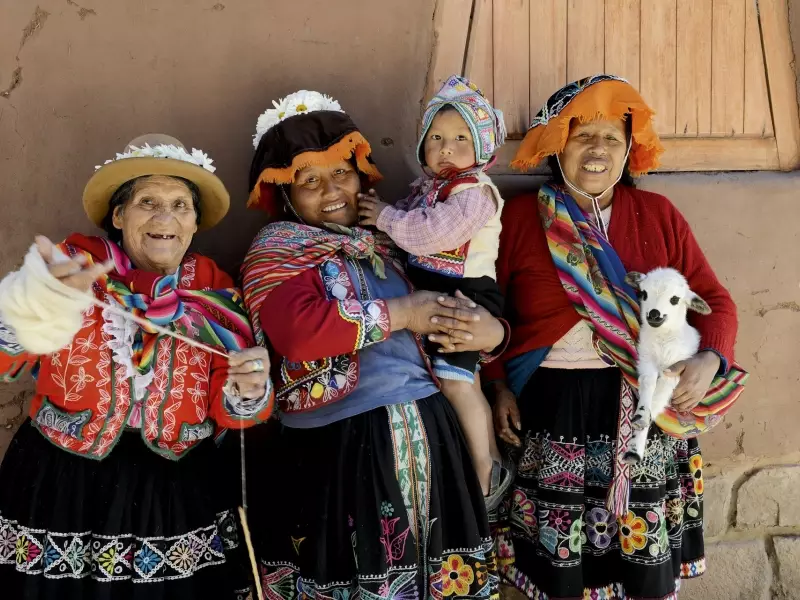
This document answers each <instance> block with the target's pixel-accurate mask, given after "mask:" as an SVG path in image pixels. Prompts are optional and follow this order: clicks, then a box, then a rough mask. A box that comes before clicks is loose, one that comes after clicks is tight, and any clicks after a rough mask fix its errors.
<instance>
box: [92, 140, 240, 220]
mask: <svg viewBox="0 0 800 600" xmlns="http://www.w3.org/2000/svg"><path fill="white" fill-rule="evenodd" d="M212 162H213V161H212V160H211V159H210V158H209V157H208V155H207V154H205V153H204V152H203V151H201V150H196V149H194V148H192V151H191V153H190V152H188V151H187V150H186V147H185V146H184V145H183V144H182V143H181V142H180V141H179V140H177V139H175V138H174V137H171V136H168V135H164V134H160V133H151V134H147V135H142V136H139V137H137V138H136V139H134V140H131V141H130V142H129V143H128V145H127V146H125V149H124V150H123V151H122V153H120V154H117V156H116V158H114V159H112V160H107V161H106V162H105V164H104V165H101V166H98V167H96V171H95V174H94V175H93V176H92V178H91V179H90V180H89V183H87V184H86V188H85V189H84V190H83V209H84V210H85V211H86V214H87V215H88V216H89V219H91V220H92V222H93V223H94V224H95V225H97V226H98V227H100V226H102V223H103V219H105V217H106V215H107V214H108V205H109V203H110V201H111V197H112V196H113V195H114V192H116V191H117V188H119V186H121V185H122V184H123V183H125V182H126V181H130V180H131V179H136V178H137V177H143V176H147V175H168V176H173V177H182V178H183V179H187V180H189V181H191V182H192V183H194V184H195V185H196V186H197V187H198V189H199V190H200V203H201V206H202V220H201V221H200V224H199V226H198V231H202V230H204V229H210V228H211V227H213V226H214V225H216V224H217V223H219V222H220V221H221V220H222V218H223V217H224V216H225V214H226V213H227V212H228V208H229V207H230V196H229V194H228V190H226V189H225V186H224V185H223V183H222V181H221V180H220V179H219V177H217V176H216V175H214V171H216V167H214V166H212Z"/></svg>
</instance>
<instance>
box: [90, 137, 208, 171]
mask: <svg viewBox="0 0 800 600" xmlns="http://www.w3.org/2000/svg"><path fill="white" fill-rule="evenodd" d="M141 157H150V158H171V159H173V160H181V161H183V162H187V163H191V164H193V165H197V166H198V167H202V168H204V169H205V170H206V171H208V172H209V173H213V172H214V171H216V170H217V168H216V167H215V166H214V165H213V164H212V163H213V162H214V161H213V160H211V159H210V158H209V156H208V154H206V153H205V152H203V151H202V150H198V149H197V148H192V152H191V154H190V153H189V152H187V151H186V150H185V149H184V148H181V147H180V146H173V145H172V144H158V145H156V146H151V145H150V144H145V145H144V146H142V147H137V146H131V147H130V148H128V149H127V150H126V151H125V152H118V153H117V156H116V157H115V158H112V159H111V160H107V161H106V162H104V163H103V165H107V164H109V163H112V162H116V161H118V160H125V159H126V158H141ZM103 165H97V166H96V167H95V170H98V169H100V168H102V166H103Z"/></svg>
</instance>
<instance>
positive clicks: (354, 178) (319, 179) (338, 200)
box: [290, 160, 361, 227]
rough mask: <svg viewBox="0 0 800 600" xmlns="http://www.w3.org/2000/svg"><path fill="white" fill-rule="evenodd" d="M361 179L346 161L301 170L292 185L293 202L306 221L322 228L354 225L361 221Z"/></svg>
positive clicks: (295, 208)
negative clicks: (359, 214) (359, 208)
mask: <svg viewBox="0 0 800 600" xmlns="http://www.w3.org/2000/svg"><path fill="white" fill-rule="evenodd" d="M360 191H361V178H360V177H359V174H358V171H357V170H356V168H355V167H354V166H353V165H352V164H351V163H350V162H349V161H346V160H342V161H339V162H337V163H334V164H332V165H326V166H324V167H318V166H311V167H306V168H305V169H301V170H300V171H298V172H297V174H296V175H295V178H294V181H293V182H292V185H291V193H290V196H291V202H292V206H293V207H294V210H295V211H296V212H297V214H298V216H299V217H300V218H301V219H302V220H303V222H304V223H306V224H308V225H312V226H314V227H319V226H321V225H322V224H323V223H335V224H337V225H343V226H345V227H353V226H354V225H356V224H357V223H358V199H357V197H356V194H358V193H359V192H360Z"/></svg>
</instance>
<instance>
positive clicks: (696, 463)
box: [689, 454, 703, 495]
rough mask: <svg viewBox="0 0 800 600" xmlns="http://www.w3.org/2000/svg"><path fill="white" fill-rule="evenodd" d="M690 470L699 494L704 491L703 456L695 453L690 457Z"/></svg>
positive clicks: (695, 488) (695, 489)
mask: <svg viewBox="0 0 800 600" xmlns="http://www.w3.org/2000/svg"><path fill="white" fill-rule="evenodd" d="M689 470H690V471H691V473H692V480H693V481H694V491H695V492H696V493H697V494H698V495H699V494H702V493H703V457H702V456H700V455H699V454H695V455H694V456H692V457H691V458H690V459H689Z"/></svg>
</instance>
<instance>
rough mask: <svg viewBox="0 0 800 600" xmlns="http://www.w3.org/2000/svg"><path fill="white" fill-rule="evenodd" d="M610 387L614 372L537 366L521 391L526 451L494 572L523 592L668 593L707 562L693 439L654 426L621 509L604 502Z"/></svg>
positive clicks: (608, 599)
mask: <svg viewBox="0 0 800 600" xmlns="http://www.w3.org/2000/svg"><path fill="white" fill-rule="evenodd" d="M619 390H620V373H619V371H618V370H617V369H599V370H578V369H576V370H562V369H539V370H538V371H537V372H536V373H535V374H534V376H533V377H532V378H531V381H530V382H529V383H528V385H527V386H526V388H525V389H524V391H523V392H522V394H521V397H520V398H519V409H520V413H521V419H522V429H523V432H524V442H523V444H524V448H523V451H522V452H521V453H520V454H521V455H520V457H519V460H518V467H519V472H518V474H517V478H516V480H515V482H514V485H513V487H512V492H511V496H510V498H509V501H508V503H507V504H506V505H505V506H504V507H503V509H501V518H500V521H499V524H498V528H497V538H498V554H499V563H500V572H501V576H502V578H503V579H504V580H505V581H506V582H508V583H510V584H512V585H515V586H516V587H517V588H519V589H520V590H521V591H523V592H525V593H526V594H527V596H528V597H529V598H535V599H537V600H551V599H564V598H598V599H603V600H622V599H626V600H632V599H640V598H648V599H675V598H677V589H678V588H679V586H680V578H686V577H694V576H697V575H700V574H702V572H703V571H704V570H705V561H704V557H703V529H702V526H703V508H702V506H703V501H702V492H703V487H702V486H703V480H702V458H701V456H700V448H699V446H698V444H697V441H696V440H689V441H683V440H677V439H674V438H670V437H668V436H666V435H664V434H663V433H661V432H660V430H658V429H657V428H656V427H653V429H652V430H651V432H650V439H649V440H648V444H647V450H646V454H645V457H644V460H643V461H642V462H641V463H640V464H639V465H638V466H637V467H634V468H632V473H631V484H632V485H631V498H630V507H629V512H628V513H627V515H625V516H624V517H623V518H621V519H619V520H615V519H614V518H613V517H611V516H610V515H609V513H608V512H607V511H606V508H605V503H606V495H607V493H608V487H609V484H610V482H611V476H612V472H613V471H612V469H613V463H612V457H613V454H612V453H613V451H614V444H615V437H616V434H617V416H618V409H619ZM493 520H494V519H493Z"/></svg>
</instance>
